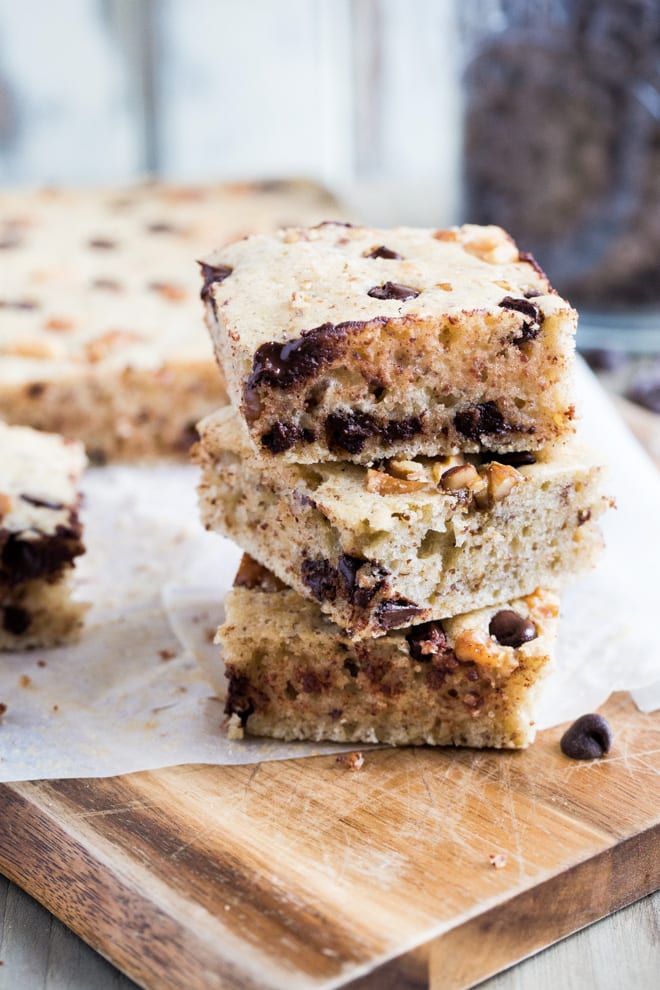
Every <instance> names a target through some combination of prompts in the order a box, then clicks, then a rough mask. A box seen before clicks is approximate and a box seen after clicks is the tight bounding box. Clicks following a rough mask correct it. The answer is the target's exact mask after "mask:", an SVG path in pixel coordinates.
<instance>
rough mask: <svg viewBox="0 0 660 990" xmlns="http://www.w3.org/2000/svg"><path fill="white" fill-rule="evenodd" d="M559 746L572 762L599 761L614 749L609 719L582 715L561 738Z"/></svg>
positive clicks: (593, 714)
mask: <svg viewBox="0 0 660 990" xmlns="http://www.w3.org/2000/svg"><path fill="white" fill-rule="evenodd" d="M559 745H560V746H561V751H562V753H563V754H564V755H565V756H570V758H571V759H572V760H597V759H598V758H599V757H601V756H605V754H606V753H609V751H610V749H611V748H612V730H611V728H610V724H609V722H608V721H607V719H604V718H603V716H602V715H598V714H596V713H592V714H589V715H581V716H580V718H579V719H577V721H576V722H573V725H572V726H571V727H570V729H567V730H566V732H565V733H564V735H563V736H562V737H561V740H560V743H559Z"/></svg>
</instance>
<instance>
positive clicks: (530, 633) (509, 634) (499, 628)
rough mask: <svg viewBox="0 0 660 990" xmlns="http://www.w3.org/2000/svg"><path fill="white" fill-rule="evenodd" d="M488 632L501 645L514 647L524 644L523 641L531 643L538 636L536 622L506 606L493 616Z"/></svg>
mask: <svg viewBox="0 0 660 990" xmlns="http://www.w3.org/2000/svg"><path fill="white" fill-rule="evenodd" d="M488 632H489V633H490V635H491V636H493V637H494V638H495V639H496V640H497V642H498V643H499V644H500V646H513V647H514V648H517V647H519V646H522V645H523V643H529V642H531V640H533V639H536V637H537V636H538V633H537V631H536V626H535V625H534V623H533V622H530V621H529V619H525V618H524V617H523V616H522V615H519V614H518V612H514V611H513V609H511V608H504V609H502V610H501V611H499V612H497V613H496V614H495V615H494V616H493V618H492V619H491V620H490V624H489V626H488Z"/></svg>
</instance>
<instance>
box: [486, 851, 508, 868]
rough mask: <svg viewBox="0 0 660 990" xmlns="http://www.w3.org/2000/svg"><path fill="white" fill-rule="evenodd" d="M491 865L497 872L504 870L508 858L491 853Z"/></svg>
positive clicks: (501, 854) (500, 854)
mask: <svg viewBox="0 0 660 990" xmlns="http://www.w3.org/2000/svg"><path fill="white" fill-rule="evenodd" d="M488 859H489V861H490V865H491V866H494V867H495V869H496V870H502V869H504V867H505V866H506V862H507V860H506V856H505V855H504V853H491V854H490V856H489V857H488Z"/></svg>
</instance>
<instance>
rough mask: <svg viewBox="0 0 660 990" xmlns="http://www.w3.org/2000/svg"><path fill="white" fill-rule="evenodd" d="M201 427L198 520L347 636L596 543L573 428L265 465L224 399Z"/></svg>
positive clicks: (404, 619)
mask: <svg viewBox="0 0 660 990" xmlns="http://www.w3.org/2000/svg"><path fill="white" fill-rule="evenodd" d="M199 431H200V434H201V441H200V443H199V444H198V445H197V446H196V448H195V450H194V455H193V456H194V457H195V459H196V460H197V462H198V463H200V464H201V465H202V469H203V470H202V478H201V483H200V487H199V498H200V506H201V514H202V520H203V522H204V523H205V525H206V527H207V528H208V529H213V530H217V531H218V532H220V533H224V534H225V535H226V536H229V537H231V538H232V539H234V540H236V542H237V543H238V544H239V545H240V546H241V547H242V548H243V549H244V550H246V551H247V552H248V553H250V554H251V555H252V556H253V557H255V558H256V559H257V560H258V561H259V562H260V563H261V564H264V565H265V566H267V567H269V568H270V569H271V570H272V571H273V572H274V573H275V574H276V575H277V577H278V578H280V579H281V580H282V581H284V582H285V583H286V584H287V585H289V586H290V587H291V588H293V589H294V590H295V591H297V592H298V593H299V594H301V595H303V596H304V597H306V598H309V599H313V600H316V601H317V602H318V603H319V604H320V606H321V608H322V610H323V611H324V612H326V613H327V614H328V615H329V616H330V617H331V618H332V619H333V620H334V621H335V622H336V623H337V624H338V625H339V626H341V627H342V628H343V629H347V630H348V631H349V632H350V633H351V635H353V636H355V637H360V638H362V637H368V636H379V635H382V634H383V633H385V632H387V631H388V630H390V629H397V628H400V627H403V626H408V625H411V624H415V623H419V622H426V621H428V620H430V619H443V618H445V617H446V616H451V615H458V614H460V613H463V612H467V611H472V610H473V609H478V608H481V607H483V606H485V605H490V604H493V603H495V604H499V603H502V602H506V601H508V600H511V599H513V598H516V597H519V596H520V595H525V594H530V593H531V592H532V591H533V590H534V589H535V588H537V587H552V586H554V585H555V584H557V582H558V581H560V580H563V579H564V577H565V576H567V575H570V574H572V573H574V572H580V571H583V570H585V569H586V568H588V567H589V566H590V565H591V564H592V562H593V561H594V560H595V558H596V556H597V555H598V552H599V550H600V548H601V544H602V539H601V534H600V531H599V528H598V526H597V525H596V522H595V520H596V518H597V517H598V516H599V515H600V514H601V512H602V511H603V510H604V509H605V508H606V506H607V505H608V504H609V500H608V499H607V498H605V497H604V496H603V495H601V492H600V481H601V473H602V469H601V467H600V465H599V464H598V462H597V460H596V459H595V458H594V457H593V456H592V455H591V454H590V453H589V452H588V451H587V450H585V448H584V447H583V446H582V445H581V443H579V442H578V441H577V440H575V439H573V440H572V441H571V442H569V443H567V444H565V445H561V446H559V447H551V448H546V449H545V450H543V451H537V452H536V453H530V452H520V453H514V454H509V455H502V454H500V455H496V456H495V455H493V454H492V453H482V454H479V455H454V456H451V457H448V458H426V457H417V458H415V459H407V460H403V459H391V460H388V461H382V462H379V463H378V465H377V466H375V467H371V468H368V467H363V466H361V465H357V464H351V463H348V462H345V463H333V462H327V463H322V464H314V465H307V464H283V463H272V462H271V463H266V464H264V462H263V459H262V458H260V457H259V456H258V455H255V453H254V452H253V450H252V448H251V447H250V445H249V443H248V442H247V438H246V436H245V428H244V424H243V423H242V420H241V418H240V417H239V416H238V415H237V414H236V413H235V412H234V411H233V410H232V409H231V408H230V407H226V408H225V409H222V410H219V411H218V412H217V413H215V414H214V415H212V416H210V417H207V418H206V419H205V420H203V421H202V422H201V423H200V424H199ZM514 465H515V466H514Z"/></svg>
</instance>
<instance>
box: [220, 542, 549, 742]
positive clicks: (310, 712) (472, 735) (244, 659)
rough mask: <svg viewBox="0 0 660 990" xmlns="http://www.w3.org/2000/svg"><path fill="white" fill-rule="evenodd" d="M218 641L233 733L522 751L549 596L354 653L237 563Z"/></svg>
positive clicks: (334, 629) (544, 647)
mask: <svg viewBox="0 0 660 990" xmlns="http://www.w3.org/2000/svg"><path fill="white" fill-rule="evenodd" d="M236 583H237V587H235V588H234V589H233V590H232V591H231V592H230V593H229V595H228V596H227V598H226V600H225V610H226V621H225V624H224V625H223V626H222V627H221V628H220V630H219V637H218V640H219V642H221V643H222V648H223V654H224V660H225V669H226V675H227V678H228V680H229V689H228V696H227V705H226V712H227V714H228V715H229V724H228V728H229V732H230V734H231V735H233V736H234V737H240V736H242V734H243V732H244V731H245V732H248V733H250V734H252V735H263V736H275V737H277V738H280V739H314V740H321V739H327V740H334V741H335V742H358V741H360V742H369V743H377V742H381V743H389V744H391V745H417V744H431V745H456V746H495V747H506V748H522V747H525V746H527V745H529V743H530V742H532V740H533V738H534V734H535V728H534V701H535V699H536V696H537V693H538V691H539V688H540V685H541V683H542V680H543V676H544V675H545V673H546V671H547V670H548V668H549V666H550V661H551V658H552V653H553V648H554V641H555V636H556V628H557V616H558V611H559V607H558V606H559V603H558V599H557V596H556V594H555V593H554V592H552V591H547V590H543V589H537V590H536V591H535V592H534V593H533V594H531V595H527V596H525V597H523V598H519V599H516V600H514V601H512V602H508V603H506V605H503V606H489V607H488V608H484V609H480V610H479V611H476V612H471V613H468V614H467V615H460V616H457V617H455V618H451V619H445V620H444V621H443V622H442V623H440V622H428V623H424V624H422V625H418V626H413V627H412V628H409V629H401V630H398V631H396V632H389V633H388V634H387V635H386V636H383V637H382V638H380V639H374V640H368V641H362V642H358V643H356V642H353V641H351V640H350V639H349V637H348V636H347V635H346V633H345V632H343V631H342V630H341V629H340V628H339V627H338V626H336V625H335V624H334V623H332V622H330V621H328V619H327V618H326V617H325V616H324V615H323V613H322V612H321V610H320V609H319V608H318V606H317V605H314V604H312V603H310V602H307V601H305V600H304V599H303V598H301V597H300V595H297V594H296V592H295V591H291V590H289V589H286V588H284V587H283V586H282V585H281V584H280V583H279V582H277V579H276V578H274V576H273V575H272V574H270V573H269V572H268V571H265V569H263V568H260V566H259V565H258V564H256V563H255V562H254V561H251V560H250V559H249V558H244V559H243V562H242V564H241V568H240V570H239V573H238V575H237V582H236Z"/></svg>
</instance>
